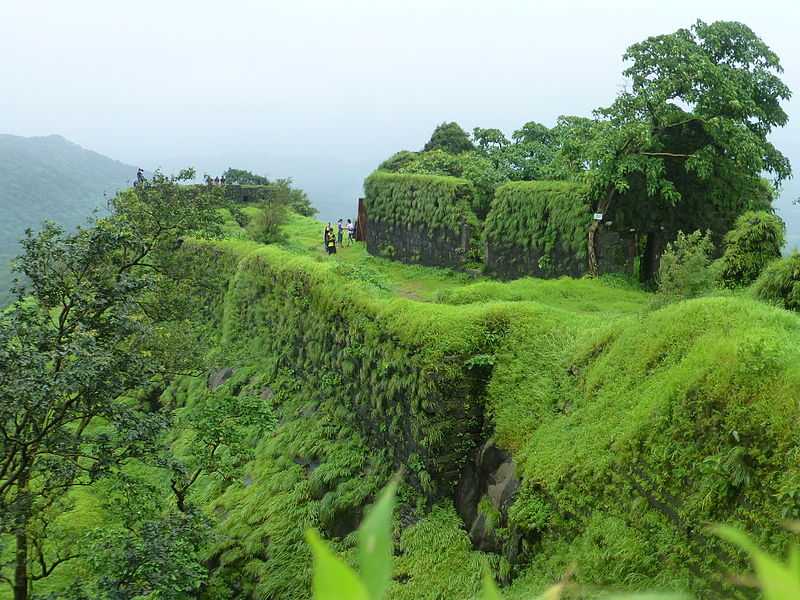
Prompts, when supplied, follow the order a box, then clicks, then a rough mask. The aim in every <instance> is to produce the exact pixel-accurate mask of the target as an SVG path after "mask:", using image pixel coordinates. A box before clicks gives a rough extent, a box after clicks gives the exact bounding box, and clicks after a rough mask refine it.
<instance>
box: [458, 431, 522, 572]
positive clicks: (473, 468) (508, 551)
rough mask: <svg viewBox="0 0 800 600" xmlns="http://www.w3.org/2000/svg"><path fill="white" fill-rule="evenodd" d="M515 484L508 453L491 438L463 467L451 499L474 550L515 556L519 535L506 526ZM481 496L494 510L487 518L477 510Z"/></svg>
mask: <svg viewBox="0 0 800 600" xmlns="http://www.w3.org/2000/svg"><path fill="white" fill-rule="evenodd" d="M519 485H520V481H519V479H518V478H517V474H516V465H515V464H514V460H513V459H512V458H511V455H510V454H509V453H508V452H506V451H505V450H502V449H501V448H498V447H497V446H496V445H495V443H494V441H493V440H491V439H490V440H488V441H487V442H486V443H485V444H483V446H481V447H480V448H478V450H477V451H476V452H475V455H474V457H473V460H471V461H469V462H468V463H467V464H466V465H465V466H464V471H463V473H462V476H461V480H460V481H459V484H458V487H457V488H456V496H455V499H454V501H455V505H456V510H457V511H458V514H459V515H460V516H461V518H462V519H463V520H464V525H465V526H466V529H467V531H468V532H469V537H470V540H471V541H472V545H473V546H474V547H475V549H476V550H481V551H484V552H496V553H502V554H504V555H505V556H506V557H507V558H509V560H511V559H513V558H515V557H516V556H517V554H518V550H519V546H520V536H519V535H518V534H517V533H516V532H514V531H509V530H508V528H507V525H508V509H509V508H510V507H511V504H512V503H513V502H514V497H515V495H516V493H517V490H518V489H519ZM484 497H486V498H487V499H488V500H489V503H491V506H492V509H493V513H494V511H496V514H492V515H491V519H490V515H487V514H483V513H481V511H480V510H479V505H480V502H481V499H482V498H484ZM484 506H485V505H484ZM490 521H491V522H490ZM498 529H502V530H503V532H504V535H505V536H507V537H508V539H502V538H501V537H500V535H499V534H498V531H497V530H498Z"/></svg>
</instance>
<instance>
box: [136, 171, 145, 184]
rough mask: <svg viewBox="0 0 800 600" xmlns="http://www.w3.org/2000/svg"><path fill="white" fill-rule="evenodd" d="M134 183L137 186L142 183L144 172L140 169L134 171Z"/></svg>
mask: <svg viewBox="0 0 800 600" xmlns="http://www.w3.org/2000/svg"><path fill="white" fill-rule="evenodd" d="M136 183H137V185H142V184H143V183H144V171H143V170H142V169H141V168H140V169H139V170H138V171H136Z"/></svg>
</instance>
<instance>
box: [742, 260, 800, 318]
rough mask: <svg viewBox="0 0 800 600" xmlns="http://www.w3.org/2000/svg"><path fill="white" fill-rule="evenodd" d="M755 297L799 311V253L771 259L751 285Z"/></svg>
mask: <svg viewBox="0 0 800 600" xmlns="http://www.w3.org/2000/svg"><path fill="white" fill-rule="evenodd" d="M753 293H754V294H755V296H756V298H758V299H759V300H763V301H764V302H769V303H770V304H776V305H778V306H781V307H783V308H785V309H787V310H794V311H800V253H798V252H797V251H795V252H793V253H792V254H791V256H787V257H785V258H782V259H780V260H776V261H773V262H772V263H771V264H770V265H768V266H767V268H766V269H765V270H764V272H763V273H762V274H761V276H760V277H759V278H758V279H757V280H756V283H755V285H754V286H753Z"/></svg>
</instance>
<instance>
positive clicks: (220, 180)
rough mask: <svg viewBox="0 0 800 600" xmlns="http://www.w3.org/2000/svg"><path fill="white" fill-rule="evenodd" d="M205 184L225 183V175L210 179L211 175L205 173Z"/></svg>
mask: <svg viewBox="0 0 800 600" xmlns="http://www.w3.org/2000/svg"><path fill="white" fill-rule="evenodd" d="M206 184H207V185H225V175H223V176H222V177H214V179H211V175H206Z"/></svg>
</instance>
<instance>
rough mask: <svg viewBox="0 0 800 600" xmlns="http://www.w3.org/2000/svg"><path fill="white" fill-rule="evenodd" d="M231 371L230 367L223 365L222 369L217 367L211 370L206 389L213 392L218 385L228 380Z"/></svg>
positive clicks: (231, 373) (232, 371)
mask: <svg viewBox="0 0 800 600" xmlns="http://www.w3.org/2000/svg"><path fill="white" fill-rule="evenodd" d="M233 373H234V370H233V369H232V368H231V367H225V368H224V369H217V370H216V371H212V372H211V373H210V374H209V375H208V389H209V390H211V391H212V392H213V391H214V390H216V389H217V388H218V387H219V386H221V385H222V384H224V383H225V382H226V381H228V379H230V378H231V377H233Z"/></svg>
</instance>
